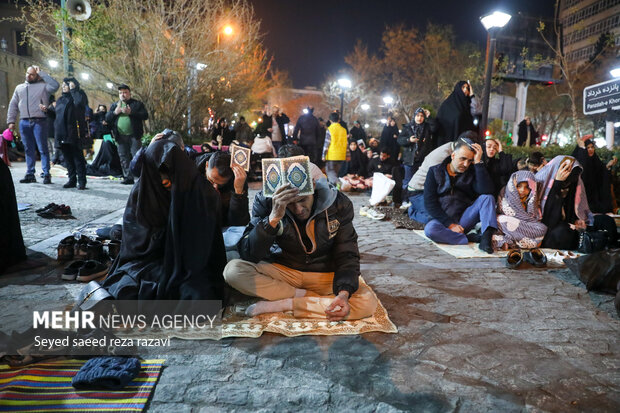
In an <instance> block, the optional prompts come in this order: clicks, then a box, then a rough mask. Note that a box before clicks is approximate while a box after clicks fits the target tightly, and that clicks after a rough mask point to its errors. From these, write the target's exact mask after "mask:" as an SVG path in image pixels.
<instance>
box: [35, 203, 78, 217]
mask: <svg viewBox="0 0 620 413" xmlns="http://www.w3.org/2000/svg"><path fill="white" fill-rule="evenodd" d="M50 205H51V206H50V207H49V208H45V209H43V210H41V211H40V212H37V215H38V216H40V217H41V218H62V219H66V218H73V215H72V214H71V207H70V206H69V205H64V204H62V205H56V204H50ZM37 211H39V210H37Z"/></svg>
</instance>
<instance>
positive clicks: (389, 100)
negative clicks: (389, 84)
mask: <svg viewBox="0 0 620 413" xmlns="http://www.w3.org/2000/svg"><path fill="white" fill-rule="evenodd" d="M383 103H385V104H386V105H388V106H390V105H391V104H392V103H394V98H393V97H392V96H383Z"/></svg>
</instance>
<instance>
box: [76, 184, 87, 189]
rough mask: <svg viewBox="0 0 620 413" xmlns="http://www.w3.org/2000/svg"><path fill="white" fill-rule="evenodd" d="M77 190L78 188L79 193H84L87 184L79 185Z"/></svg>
mask: <svg viewBox="0 0 620 413" xmlns="http://www.w3.org/2000/svg"><path fill="white" fill-rule="evenodd" d="M77 188H78V191H83V190H85V189H86V184H78V186H77Z"/></svg>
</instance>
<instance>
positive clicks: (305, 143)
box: [293, 106, 321, 163]
mask: <svg viewBox="0 0 620 413" xmlns="http://www.w3.org/2000/svg"><path fill="white" fill-rule="evenodd" d="M320 135H321V131H320V126H319V120H318V119H317V118H316V117H315V116H314V107H312V106H308V107H307V109H306V113H305V114H303V115H301V116H300V117H299V119H297V124H296V125H295V130H294V131H293V138H299V145H300V146H301V147H302V148H303V150H304V152H305V153H306V155H307V156H308V157H309V158H310V162H313V163H314V162H316V158H317V155H318V153H317V143H318V141H319V136H320Z"/></svg>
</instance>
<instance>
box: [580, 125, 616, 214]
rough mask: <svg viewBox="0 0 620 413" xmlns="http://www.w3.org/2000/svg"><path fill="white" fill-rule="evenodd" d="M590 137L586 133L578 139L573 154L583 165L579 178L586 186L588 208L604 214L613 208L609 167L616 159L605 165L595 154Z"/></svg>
mask: <svg viewBox="0 0 620 413" xmlns="http://www.w3.org/2000/svg"><path fill="white" fill-rule="evenodd" d="M592 137H593V136H592V135H586V136H584V137H583V138H582V139H578V140H577V146H576V147H575V150H574V151H573V156H574V157H575V158H576V159H577V160H578V161H579V163H580V164H581V166H583V173H582V174H581V179H582V180H583V185H584V186H585V188H586V195H587V196H588V205H589V206H590V210H591V211H592V212H594V213H600V214H606V213H608V212H613V210H614V205H613V199H612V195H611V173H610V172H609V169H610V168H611V167H612V166H613V165H614V164H615V163H616V161H615V160H613V159H612V160H611V161H610V162H609V163H608V164H607V165H605V164H604V163H603V161H601V159H600V158H599V157H598V155H597V154H596V147H595V146H594V142H593V141H592V139H591V138H592Z"/></svg>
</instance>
